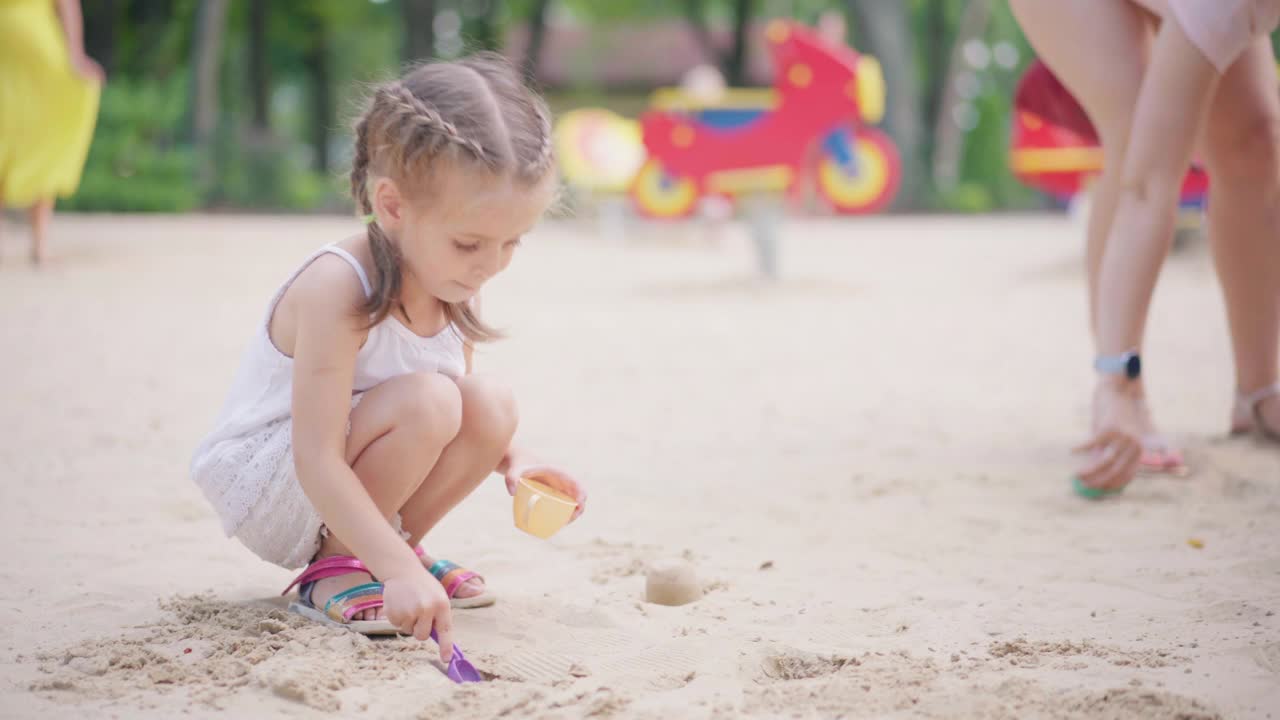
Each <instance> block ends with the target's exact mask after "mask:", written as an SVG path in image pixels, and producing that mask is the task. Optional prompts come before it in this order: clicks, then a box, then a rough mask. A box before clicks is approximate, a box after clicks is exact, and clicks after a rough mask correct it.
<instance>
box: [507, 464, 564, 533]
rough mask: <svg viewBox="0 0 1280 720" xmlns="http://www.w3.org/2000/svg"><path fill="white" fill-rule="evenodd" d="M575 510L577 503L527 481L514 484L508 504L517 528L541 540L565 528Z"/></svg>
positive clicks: (547, 486) (544, 484)
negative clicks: (513, 495) (513, 492)
mask: <svg viewBox="0 0 1280 720" xmlns="http://www.w3.org/2000/svg"><path fill="white" fill-rule="evenodd" d="M577 508H578V502H577V501H576V500H574V499H573V498H571V497H569V496H568V495H565V494H564V493H562V492H560V491H559V490H556V489H555V488H553V487H551V486H550V485H547V484H546V483H541V482H538V481H537V480H534V479H532V478H527V477H523V478H520V482H518V483H516V495H515V497H514V498H513V499H512V504H511V509H512V514H513V516H514V517H515V522H516V527H518V528H520V529H521V530H523V531H525V532H527V533H529V534H530V535H532V536H534V537H539V538H542V539H543V540H546V539H547V538H549V537H551V536H552V535H555V534H556V532H558V531H559V530H560V528H562V527H564V526H565V525H567V524H568V523H569V518H571V517H573V511H574V510H576V509H577Z"/></svg>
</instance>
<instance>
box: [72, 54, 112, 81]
mask: <svg viewBox="0 0 1280 720" xmlns="http://www.w3.org/2000/svg"><path fill="white" fill-rule="evenodd" d="M71 69H72V70H75V71H76V74H77V75H79V76H80V77H82V78H84V79H85V80H92V81H94V82H96V83H98V84H102V83H103V82H106V79H107V73H106V71H105V70H103V69H102V66H101V65H99V64H98V61H97V60H94V59H93V58H91V57H89V56H88V55H86V54H85V53H84V51H83V50H81V51H79V52H72V53H71Z"/></svg>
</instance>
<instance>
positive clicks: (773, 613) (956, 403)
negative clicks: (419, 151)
mask: <svg viewBox="0 0 1280 720" xmlns="http://www.w3.org/2000/svg"><path fill="white" fill-rule="evenodd" d="M354 228H355V223H354V222H353V221H351V220H349V219H345V218H281V217H201V216H189V217H183V218H150V217H148V218H136V217H94V216H82V217H67V218H60V221H59V224H58V226H57V230H58V237H57V239H56V242H55V244H54V248H55V250H56V251H57V252H58V253H60V254H61V256H62V257H61V259H60V261H59V262H58V263H57V264H56V265H55V266H54V267H52V268H50V269H47V270H44V271H39V272H36V271H32V270H30V269H28V268H27V267H26V265H25V262H24V261H23V253H24V247H23V242H24V241H25V238H24V237H23V236H22V235H21V232H20V230H19V229H18V228H16V227H15V226H14V224H13V223H12V222H10V223H9V224H8V225H7V226H6V228H5V230H6V232H5V234H4V238H3V239H2V240H0V254H2V255H3V259H2V260H0V328H3V335H2V337H3V343H4V352H3V354H0V378H3V398H4V400H5V401H4V402H3V403H0V429H2V430H3V434H2V435H0V482H2V483H3V484H2V485H0V488H2V492H3V499H4V502H3V503H0V537H2V538H3V539H4V544H5V553H6V559H5V561H4V562H3V563H2V564H0V617H4V618H5V622H4V624H3V626H2V627H0V715H2V716H5V717H51V718H61V717H68V718H71V717H74V718H85V717H93V718H109V717H120V718H172V717H176V716H179V715H185V716H193V717H212V716H218V717H237V718H241V717H316V716H322V717H327V716H332V717H370V718H374V717H377V718H384V717H385V718H437V717H450V718H464V717H510V718H523V717H532V718H579V717H600V718H609V717H618V718H623V717H640V718H659V717H664V718H665V717H681V718H685V717H689V718H702V717H716V718H731V717H799V718H817V717H937V718H942V717H993V718H1030V717H1046V718H1143V719H1149V720H1154V719H1156V718H1188V719H1199V718H1218V717H1223V718H1267V717H1274V718H1280V617H1278V616H1277V613H1280V522H1278V519H1280V451H1277V450H1276V449H1275V448H1274V447H1271V448H1267V447H1265V446H1262V445H1260V444H1257V443H1256V442H1254V441H1251V440H1248V439H1231V440H1228V439H1226V438H1224V432H1225V429H1226V424H1227V417H1228V410H1229V402H1230V393H1231V384H1232V381H1231V374H1230V363H1229V354H1228V344H1227V340H1226V333H1225V330H1224V320H1223V317H1222V312H1221V301H1220V299H1219V296H1218V292H1217V289H1216V285H1215V281H1214V279H1213V275H1212V271H1211V263H1210V261H1209V258H1208V253H1207V250H1206V249H1205V248H1203V247H1200V246H1195V245H1193V246H1192V247H1190V248H1188V249H1187V250H1186V251H1185V252H1183V253H1181V254H1179V255H1178V256H1175V257H1174V258H1173V259H1172V260H1171V261H1170V264H1169V267H1168V269H1167V271H1166V273H1165V275H1164V277H1163V279H1162V281H1161V286H1160V289H1159V291H1158V294H1157V298H1156V302H1155V314H1154V316H1153V318H1152V322H1151V327H1150V344H1149V347H1148V349H1147V357H1148V365H1149V377H1150V394H1151V402H1152V404H1153V405H1154V407H1155V408H1156V410H1157V412H1158V414H1159V417H1160V418H1162V420H1163V424H1164V426H1165V427H1166V428H1167V429H1168V430H1169V431H1170V432H1171V433H1172V434H1173V435H1175V436H1176V437H1178V438H1180V439H1182V440H1184V441H1185V443H1186V449H1187V454H1188V457H1189V460H1190V462H1191V464H1192V465H1193V466H1194V468H1195V472H1194V474H1193V475H1192V476H1191V477H1189V478H1186V479H1169V478H1144V479H1141V480H1139V481H1138V482H1137V483H1136V484H1135V485H1134V486H1133V487H1132V488H1130V490H1129V491H1128V492H1127V493H1126V494H1125V495H1124V496H1122V497H1120V498H1117V499H1116V500H1114V501H1107V502H1102V503H1090V502H1086V501H1083V500H1080V499H1078V498H1075V497H1073V496H1072V495H1071V494H1070V493H1069V488H1068V484H1067V478H1068V475H1069V473H1070V471H1071V468H1072V467H1073V462H1074V461H1073V459H1072V457H1071V456H1070V455H1069V453H1068V452H1067V451H1066V448H1067V447H1069V446H1070V445H1072V444H1073V443H1075V442H1077V441H1078V440H1080V439H1081V438H1082V437H1083V433H1084V429H1085V420H1086V417H1087V404H1086V401H1087V398H1088V390H1089V383H1090V382H1091V376H1090V371H1089V357H1090V348H1089V344H1088V341H1087V337H1086V332H1085V330H1084V328H1085V321H1084V304H1083V302H1082V293H1083V290H1082V285H1083V278H1082V276H1081V273H1080V271H1079V256H1080V241H1079V237H1080V227H1079V225H1078V224H1073V223H1072V222H1071V221H1069V220H1067V219H1064V218H1059V217H1003V218H979V219H961V218H951V217H937V218H924V219H919V218H915V219H903V218H878V219H869V220H864V221H858V222H848V223H837V222H830V221H805V222H794V223H792V224H790V225H789V226H788V227H787V229H786V233H785V235H786V237H785V246H784V251H783V256H782V261H783V269H784V274H785V279H784V280H783V281H782V282H780V283H778V284H777V285H776V286H773V287H765V286H763V285H761V284H760V283H759V282H756V281H754V280H753V279H752V270H753V265H752V263H753V260H752V256H751V254H750V251H749V249H748V247H747V245H746V244H745V243H744V242H742V239H741V237H737V238H736V239H733V238H731V239H730V240H729V241H727V242H726V243H725V244H724V245H722V246H713V245H710V244H707V243H699V242H695V241H690V240H689V239H688V238H687V237H686V236H687V233H685V232H683V231H680V230H672V229H668V228H666V227H659V228H656V229H651V230H649V231H647V232H646V233H645V235H644V236H642V237H634V238H632V239H631V240H630V241H628V242H626V243H617V242H610V241H607V240H602V239H600V238H598V237H595V235H594V228H593V227H592V226H591V225H590V224H589V223H587V222H584V221H580V222H557V223H550V224H548V225H546V226H545V227H543V228H542V229H541V230H540V231H539V232H538V233H537V234H536V236H535V237H533V238H531V239H530V241H529V242H528V243H526V246H525V247H524V248H523V249H522V250H521V251H520V254H519V257H518V259H517V262H516V264H515V265H514V266H513V268H512V269H511V270H510V271H509V273H508V274H507V275H505V276H503V277H501V278H499V279H498V280H497V281H495V283H494V285H493V287H492V289H491V291H490V292H489V293H488V294H487V297H486V307H487V308H488V310H489V312H490V314H491V316H492V317H493V319H494V320H495V321H496V322H497V323H498V324H499V325H501V326H504V327H507V328H509V329H510V330H511V332H512V338H511V339H510V340H508V341H505V342H503V343H501V344H498V345H495V346H492V347H490V348H487V349H486V350H485V351H484V352H483V354H482V355H481V356H480V359H479V362H480V366H481V368H482V369H483V370H485V371H487V372H493V373H496V374H498V375H501V376H503V377H504V378H506V379H507V380H508V381H509V382H510V383H511V384H512V385H513V386H514V387H515V389H516V392H517V396H518V397H519V398H520V401H521V406H522V416H523V425H522V429H521V436H522V438H523V440H524V442H526V443H527V444H530V445H532V446H535V447H538V448H540V449H542V450H543V452H544V454H545V455H547V456H548V457H549V458H551V459H557V460H560V461H563V462H564V463H565V464H567V465H568V466H570V467H572V468H573V469H575V470H576V471H577V472H578V473H579V474H580V475H581V477H582V478H583V479H584V480H585V481H587V482H588V483H589V484H590V487H591V490H592V501H591V507H590V509H589V511H588V512H587V514H586V515H585V516H584V517H583V518H582V519H581V520H580V521H579V522H578V523H576V524H575V525H573V526H571V527H570V528H568V529H566V530H565V531H563V532H561V533H560V534H559V535H557V536H555V537H554V538H552V539H551V540H550V541H541V540H537V539H534V538H531V537H529V536H526V535H523V534H522V533H520V532H518V531H517V530H516V529H515V528H513V527H512V524H511V510H510V501H509V499H508V497H507V496H506V494H505V490H504V488H503V487H502V483H501V482H500V481H499V480H497V479H496V478H495V479H493V480H492V481H490V482H489V483H488V484H486V485H485V486H484V487H482V488H481V490H480V491H478V492H477V493H476V495H475V496H474V497H473V498H471V499H469V500H468V501H467V502H466V503H464V504H463V506H461V507H460V508H459V509H458V511H457V512H456V513H455V514H453V515H451V516H450V517H448V518H447V519H446V520H445V522H444V523H443V524H442V525H441V526H440V527H439V528H438V529H437V530H436V531H435V532H434V533H433V534H432V535H431V536H430V537H429V538H428V542H427V548H428V549H429V550H430V551H431V552H433V553H435V554H438V555H442V556H445V557H448V558H451V559H454V560H456V561H459V562H461V563H464V564H466V565H468V566H470V567H473V568H475V569H477V570H479V571H481V572H483V573H484V574H485V575H486V576H487V577H488V579H489V582H490V585H491V587H492V589H493V591H494V592H495V593H498V594H499V596H500V599H499V601H498V603H497V604H496V605H495V606H494V607H492V608H488V609H482V610H473V611H460V612H458V613H457V615H456V617H457V626H458V632H457V635H458V639H459V642H460V644H461V645H462V646H463V648H464V649H465V650H466V651H467V653H468V655H469V656H470V657H472V658H473V659H474V661H475V662H476V664H477V666H478V667H479V668H480V669H481V670H482V671H483V672H484V673H485V674H486V675H487V676H488V677H490V678H492V680H491V681H490V682H488V683H486V684H483V685H479V686H469V687H457V686H453V685H451V684H449V683H448V681H447V680H446V679H445V678H444V677H443V675H442V674H441V673H440V671H439V668H438V667H436V665H435V664H434V663H433V660H432V656H433V652H432V649H431V648H430V647H427V646H424V645H422V644H419V643H416V642H414V641H411V640H404V639H391V640H385V641H370V640H367V639H364V638H361V637H356V636H353V635H350V634H346V633H343V632H341V631H336V630H332V629H327V628H322V627H318V626H315V625H311V624H308V623H306V622H304V621H303V620H301V619H300V618H298V617H295V616H292V615H290V614H288V613H287V612H285V603H284V602H283V601H282V600H281V599H279V598H277V597H276V594H277V593H278V592H279V591H280V590H281V589H282V588H283V587H284V586H285V584H286V583H287V582H288V579H289V577H288V573H287V572H285V571H283V570H280V569H278V568H274V567H272V566H268V565H266V564H263V563H261V562H259V561H257V560H256V559H255V558H254V557H253V556H252V555H251V554H250V553H249V552H248V551H247V550H245V549H244V548H242V547H241V546H240V545H239V544H238V543H236V542H235V541H231V540H227V539H225V538H223V537H222V535H221V533H220V530H219V527H218V523H217V521H216V519H215V518H214V516H213V514H212V512H211V510H210V509H209V508H208V507H207V506H206V504H205V502H204V500H203V499H202V497H201V496H200V494H199V492H198V491H197V489H196V488H195V487H194V486H193V485H192V484H191V483H190V482H189V481H188V479H187V477H186V463H187V461H188V458H189V454H190V451H191V449H192V447H193V446H194V445H195V443H196V442H197V441H198V439H199V437H200V436H201V434H202V433H203V432H205V431H206V430H207V429H208V427H209V424H210V423H211V421H212V417H213V415H214V413H215V412H216V410H217V407H218V405H219V404H220V402H221V400H222V398H223V394H224V392H225V391H226V389H227V386H228V383H229V381H230V376H231V373H232V372H233V370H234V368H235V364H236V362H237V360H238V356H239V352H240V350H241V348H243V347H244V344H245V343H246V341H247V340H248V336H249V333H250V332H251V329H252V327H253V324H254V323H255V322H256V321H257V320H258V318H259V317H260V314H261V312H262V308H263V304H264V302H265V300H266V298H267V296H268V295H269V293H270V292H271V290H272V289H273V288H274V286H275V284H276V283H277V282H278V281H279V280H280V279H281V278H282V276H283V275H284V274H285V273H287V272H288V271H289V270H290V269H291V268H292V267H293V266H294V264H295V263H296V262H297V261H298V260H299V259H300V258H301V257H302V256H303V255H304V254H305V253H306V252H307V250H308V249H309V248H312V247H315V246H317V245H319V244H322V243H325V242H329V241H332V240H335V239H338V238H340V237H342V236H343V235H344V234H346V233H348V232H350V231H352V230H353V229H354ZM1192 539H1195V540H1198V541H1200V542H1201V545H1202V546H1201V547H1195V546H1194V545H1193V544H1192V543H1190V542H1189V541H1190V540H1192ZM672 557H677V558H684V559H686V560H688V561H689V562H691V563H693V565H694V567H695V568H696V569H697V573H698V575H699V578H700V581H701V582H702V583H704V588H703V589H704V596H703V597H702V598H701V599H699V600H698V601H696V602H694V603H691V604H689V605H685V606H682V607H662V606H657V605H651V604H646V603H644V602H643V597H644V582H645V571H646V569H647V567H648V564H649V563H651V562H653V561H654V560H657V559H661V558H672Z"/></svg>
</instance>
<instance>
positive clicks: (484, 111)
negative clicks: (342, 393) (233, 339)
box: [351, 53, 554, 343]
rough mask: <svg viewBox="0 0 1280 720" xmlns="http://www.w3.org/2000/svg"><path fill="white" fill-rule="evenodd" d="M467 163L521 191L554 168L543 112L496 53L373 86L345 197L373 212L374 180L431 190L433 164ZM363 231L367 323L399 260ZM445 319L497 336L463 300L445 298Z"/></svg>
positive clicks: (470, 332) (395, 290)
mask: <svg viewBox="0 0 1280 720" xmlns="http://www.w3.org/2000/svg"><path fill="white" fill-rule="evenodd" d="M468 166H470V167H472V168H475V169H479V170H483V171H486V172H488V173H490V174H492V175H493V176H494V177H495V178H504V179H508V180H511V181H514V182H516V183H519V184H520V185H522V186H524V187H528V188H533V187H536V186H537V185H538V184H539V183H541V182H542V181H544V180H545V179H546V178H547V175H548V173H551V172H552V170H553V167H554V160H553V157H552V141H551V113H550V111H549V110H548V109H547V105H546V103H545V102H543V100H542V98H540V97H538V95H537V94H535V93H534V92H533V91H531V90H530V89H529V88H528V87H527V86H526V85H525V84H524V82H523V80H522V79H521V77H520V74H519V73H518V72H517V71H516V70H515V68H514V67H512V65H511V64H510V63H508V62H507V61H506V60H505V59H504V58H502V56H500V55H497V54H494V53H482V54H479V55H474V56H471V57H468V58H465V59H462V60H459V61H456V62H435V63H427V64H423V65H418V66H416V67H414V68H413V69H412V70H410V71H409V72H408V73H406V74H405V75H404V77H402V78H400V79H399V80H393V81H391V82H387V83H382V84H380V85H378V86H376V87H375V88H374V90H373V93H372V96H371V97H370V98H369V101H368V104H367V105H366V107H365V109H364V112H363V113H361V115H360V117H359V119H358V120H357V121H356V124H355V157H354V160H353V161H352V165H351V196H352V197H353V198H354V199H355V201H356V206H357V207H358V208H359V210H360V213H361V214H362V215H366V216H367V215H369V214H371V213H372V212H373V199H372V197H371V191H372V189H373V187H372V179H373V178H377V177H386V178H390V179H392V180H394V181H395V182H396V183H397V185H399V186H400V187H401V188H404V189H407V190H412V191H415V192H418V191H427V192H429V191H430V188H429V187H425V186H426V185H428V184H429V183H430V182H431V181H432V180H434V179H435V177H434V176H435V172H436V171H437V170H439V169H440V168H442V167H457V168H466V167H468ZM419 196H420V195H419ZM368 227H369V230H368V232H369V248H370V250H371V251H372V253H373V263H374V273H373V278H372V282H371V284H372V285H373V292H372V293H371V294H370V296H369V298H368V299H367V300H366V301H365V303H364V305H363V306H362V307H361V311H362V312H365V313H367V314H368V315H369V316H370V318H371V320H370V325H374V324H377V323H379V322H381V321H382V320H383V319H384V318H386V316H387V313H389V312H391V308H392V306H393V305H394V304H396V303H398V302H399V299H400V284H401V272H402V260H401V254H400V249H399V248H398V247H397V246H396V244H395V243H394V242H392V241H391V239H390V238H389V237H387V234H386V233H385V232H384V231H383V230H382V228H381V227H379V226H378V223H377V222H376V221H374V222H370V223H369V226H368ZM445 315H446V317H448V319H449V321H450V322H452V323H453V324H454V325H455V326H456V327H457V328H458V329H459V330H461V331H462V333H463V335H464V336H465V338H466V340H467V341H468V342H472V343H475V342H484V341H487V340H493V339H496V338H498V337H500V336H501V334H500V333H499V332H498V331H497V330H494V329H493V328H491V327H489V326H488V325H486V324H485V323H483V322H482V321H481V320H480V318H479V317H478V316H477V315H476V313H475V312H474V310H473V309H472V308H471V306H470V304H468V303H446V304H445Z"/></svg>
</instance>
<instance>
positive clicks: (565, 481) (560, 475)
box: [506, 456, 587, 522]
mask: <svg viewBox="0 0 1280 720" xmlns="http://www.w3.org/2000/svg"><path fill="white" fill-rule="evenodd" d="M522 477H527V478H531V479H533V480H537V481H538V482H540V483H545V484H547V485H550V486H551V487H553V488H555V489H556V490H559V491H560V492H562V493H564V494H565V495H568V496H569V497H571V498H573V499H574V500H576V501H577V502H578V509H576V510H574V511H573V517H571V518H569V522H573V521H574V520H577V519H578V516H579V515H581V514H582V513H583V511H584V510H586V509H587V491H586V489H584V488H583V487H582V484H581V483H579V482H578V481H577V480H575V479H574V477H573V476H572V475H570V474H569V473H568V472H566V471H564V470H561V469H560V468H557V467H553V466H551V465H537V464H533V463H532V462H530V459H529V458H524V457H520V456H516V457H513V458H511V462H510V465H509V468H508V470H507V473H506V481H507V492H508V493H510V494H512V495H515V494H516V483H518V482H520V478H522Z"/></svg>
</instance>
